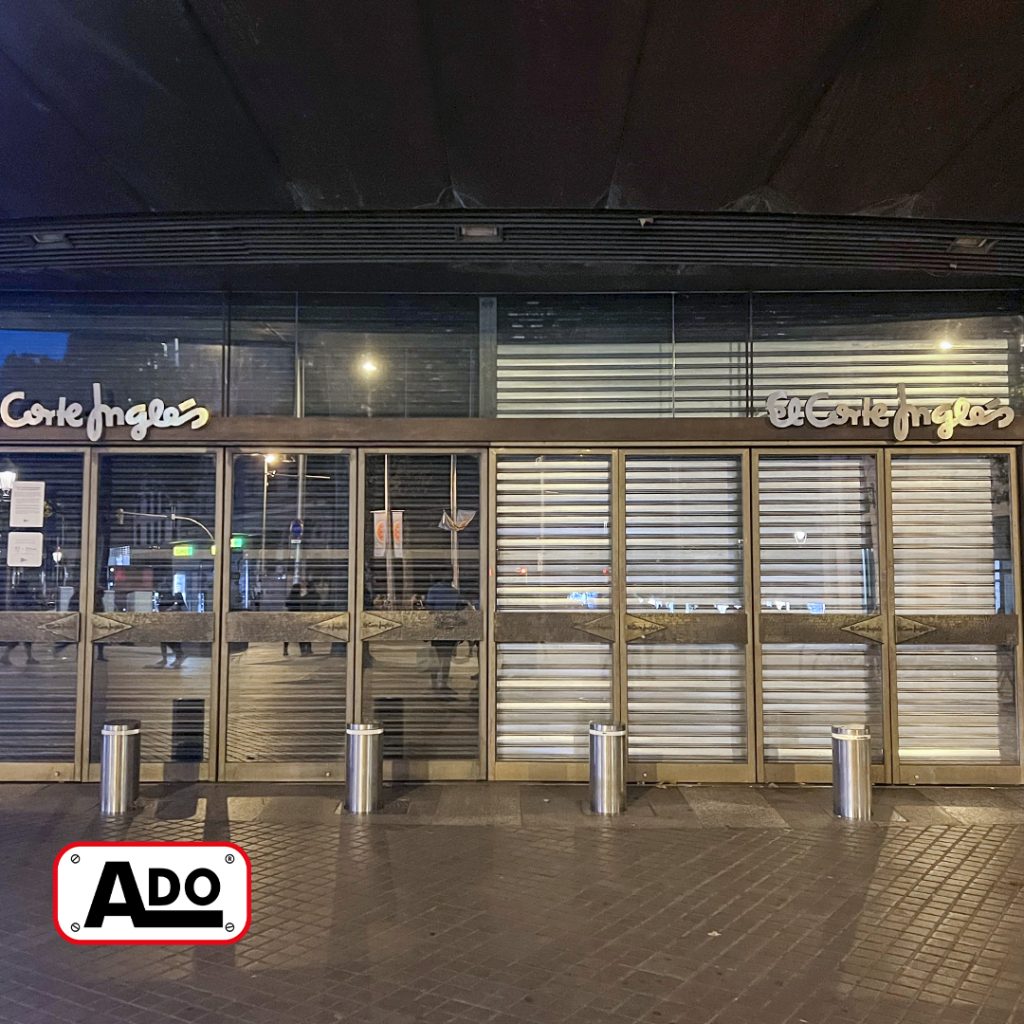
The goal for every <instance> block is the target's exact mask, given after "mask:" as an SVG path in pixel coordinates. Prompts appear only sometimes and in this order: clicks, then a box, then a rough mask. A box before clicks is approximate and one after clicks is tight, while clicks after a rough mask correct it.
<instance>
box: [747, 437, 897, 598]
mask: <svg viewBox="0 0 1024 1024" xmlns="http://www.w3.org/2000/svg"><path fill="white" fill-rule="evenodd" d="M759 487H760V491H759V514H760V526H759V529H760V542H761V565H760V573H761V604H762V608H763V609H764V610H765V611H768V612H772V611H794V612H818V613H824V612H832V613H840V612H852V613H857V612H868V611H874V610H875V609H876V608H877V607H878V591H877V581H878V551H877V534H876V527H875V523H876V521H877V507H876V499H875V462H874V459H873V458H872V457H871V456H860V455H849V456H843V455H821V456H816V455H811V456H803V457H794V458H790V457H788V456H777V457H776V456H765V457H762V458H761V459H760V475H759Z"/></svg>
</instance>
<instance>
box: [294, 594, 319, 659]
mask: <svg viewBox="0 0 1024 1024" xmlns="http://www.w3.org/2000/svg"><path fill="white" fill-rule="evenodd" d="M302 610H303V611H304V612H317V611H319V610H320V592H319V591H318V590H317V589H316V585H315V584H313V583H310V584H309V585H308V586H307V587H306V589H305V592H304V593H303V595H302ZM312 653H313V645H312V644H311V643H310V642H309V641H308V640H306V641H300V642H299V654H301V655H302V656H303V657H308V656H309V655H310V654H312Z"/></svg>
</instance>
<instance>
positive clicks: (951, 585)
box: [892, 455, 1013, 615]
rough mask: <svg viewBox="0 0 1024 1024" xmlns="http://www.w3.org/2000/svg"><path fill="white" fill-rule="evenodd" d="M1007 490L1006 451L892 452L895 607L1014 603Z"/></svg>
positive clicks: (905, 610)
mask: <svg viewBox="0 0 1024 1024" xmlns="http://www.w3.org/2000/svg"><path fill="white" fill-rule="evenodd" d="M1009 494H1010V485H1009V458H1008V457H1007V456H1003V455H934V456H932V455H928V456H916V455H894V456H893V459H892V515H893V521H892V536H893V559H894V565H893V570H894V572H893V576H894V583H895V591H896V610H897V612H899V613H900V614H904V615H913V614H915V613H918V614H923V615H925V614H931V615H943V614H946V615H967V614H985V613H992V612H1008V611H1012V610H1013V566H1012V555H1011V547H1010V518H1009Z"/></svg>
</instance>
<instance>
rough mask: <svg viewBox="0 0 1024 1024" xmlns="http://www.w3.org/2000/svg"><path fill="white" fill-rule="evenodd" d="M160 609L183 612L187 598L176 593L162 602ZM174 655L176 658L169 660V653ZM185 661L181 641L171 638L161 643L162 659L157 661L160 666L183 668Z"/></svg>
mask: <svg viewBox="0 0 1024 1024" xmlns="http://www.w3.org/2000/svg"><path fill="white" fill-rule="evenodd" d="M160 611H162V612H183V611H185V598H184V595H182V594H180V593H176V594H175V595H174V596H173V597H172V598H171V599H170V600H169V601H161V602H160ZM169 654H170V655H173V656H174V660H173V661H170V660H168V655H169ZM184 662H185V653H184V651H183V649H182V646H181V643H180V642H179V641H177V640H170V641H168V642H167V643H161V644H160V660H159V661H158V662H157V667H158V668H181V666H182V665H183V664H184Z"/></svg>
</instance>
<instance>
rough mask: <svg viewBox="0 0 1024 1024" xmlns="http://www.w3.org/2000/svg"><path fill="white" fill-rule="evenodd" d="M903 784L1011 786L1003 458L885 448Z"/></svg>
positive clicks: (1012, 703)
mask: <svg viewBox="0 0 1024 1024" xmlns="http://www.w3.org/2000/svg"><path fill="white" fill-rule="evenodd" d="M888 465H889V479H890V494H891V502H892V541H891V543H892V561H893V598H894V600H893V604H894V611H895V616H894V620H893V638H894V641H895V649H894V651H893V652H892V662H893V667H894V671H895V678H896V698H897V699H896V701H895V707H894V709H893V718H894V725H893V729H894V733H895V734H896V735H897V736H898V737H899V742H898V748H897V755H898V762H897V771H896V780H897V781H899V782H905V783H913V782H960V783H968V782H991V783H999V782H1017V781H1019V780H1020V769H1019V767H1018V766H1019V764H1020V723H1019V712H1018V701H1017V686H1018V682H1017V680H1018V676H1019V668H1018V657H1019V645H1018V630H1019V623H1018V616H1017V605H1018V599H1017V586H1018V583H1017V579H1016V573H1015V566H1016V565H1017V540H1016V538H1017V536H1018V529H1019V527H1018V523H1017V515H1016V509H1017V498H1016V485H1015V479H1016V469H1015V466H1014V456H1013V454H1012V453H1010V452H977V451H974V452H971V451H960V452H933V451H929V452H902V451H900V452H893V453H891V454H890V455H889V458H888Z"/></svg>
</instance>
